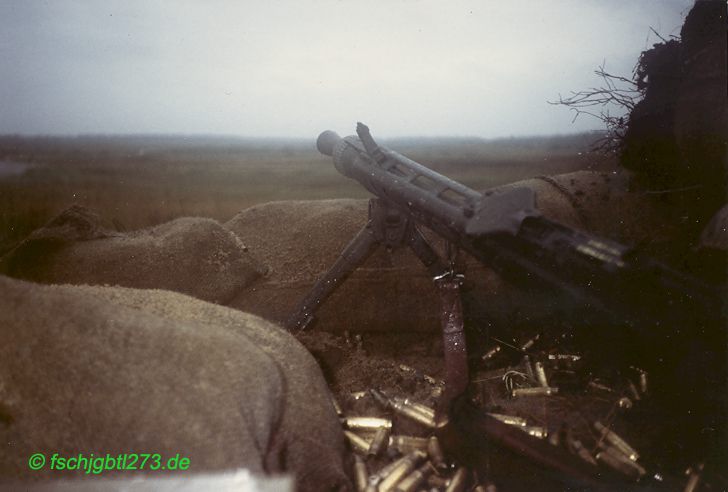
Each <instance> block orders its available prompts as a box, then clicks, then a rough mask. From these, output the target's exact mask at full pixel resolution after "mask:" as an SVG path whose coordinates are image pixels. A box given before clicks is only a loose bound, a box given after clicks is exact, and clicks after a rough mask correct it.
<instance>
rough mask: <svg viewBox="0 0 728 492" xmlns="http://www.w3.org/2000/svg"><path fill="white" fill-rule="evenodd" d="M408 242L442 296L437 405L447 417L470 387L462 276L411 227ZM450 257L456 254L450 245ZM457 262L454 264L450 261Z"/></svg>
mask: <svg viewBox="0 0 728 492" xmlns="http://www.w3.org/2000/svg"><path fill="white" fill-rule="evenodd" d="M407 243H408V244H409V246H410V248H411V249H412V251H414V253H415V254H416V255H417V257H418V258H419V259H420V261H422V263H423V264H424V265H425V266H426V267H427V268H428V270H429V271H430V274H431V275H432V276H433V280H434V281H435V286H436V287H437V291H438V294H439V296H440V324H441V326H442V339H443V343H444V352H445V354H444V355H445V392H444V393H443V395H442V397H441V398H440V401H439V403H438V408H437V415H438V419H439V417H440V416H441V415H442V416H444V415H447V412H448V411H449V409H450V403H451V402H452V401H453V400H454V399H455V398H456V397H458V396H460V395H461V394H462V393H464V392H465V390H466V389H467V387H468V383H469V376H468V352H467V347H466V345H465V329H464V328H463V305H462V301H461V299H460V285H461V284H462V279H463V276H462V275H458V274H455V272H454V271H453V266H452V265H450V266H448V265H446V264H445V263H444V262H443V261H442V259H441V258H440V257H439V256H438V254H437V253H435V251H434V250H433V249H432V246H430V244H429V243H428V242H427V239H425V237H424V236H423V235H422V233H421V232H420V231H419V229H417V227H416V226H414V225H412V227H411V230H410V231H409V233H408V237H407ZM448 254H449V255H450V256H451V260H452V259H453V258H452V256H453V254H454V253H453V252H452V251H451V250H450V246H449V245H448ZM451 263H454V262H451Z"/></svg>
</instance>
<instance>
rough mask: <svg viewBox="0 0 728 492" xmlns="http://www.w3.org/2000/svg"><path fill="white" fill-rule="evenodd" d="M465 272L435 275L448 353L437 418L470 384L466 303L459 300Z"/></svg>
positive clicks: (444, 340) (444, 349)
mask: <svg viewBox="0 0 728 492" xmlns="http://www.w3.org/2000/svg"><path fill="white" fill-rule="evenodd" d="M461 283H462V275H456V274H455V273H454V272H447V273H445V274H444V275H441V276H439V277H435V285H436V286H437V290H438V293H439V294H440V305H441V311H440V323H441V325H442V340H443V351H444V353H445V354H444V355H445V392H444V393H443V395H442V397H441V398H440V401H439V402H438V405H437V415H438V419H439V417H440V416H441V415H443V416H444V415H447V413H448V412H449V411H450V404H451V403H452V401H453V400H455V398H457V397H458V396H460V395H461V394H463V393H464V392H465V391H466V390H467V388H468V383H469V375H468V350H467V347H466V344H465V329H464V327H463V305H462V301H461V299H460V285H461Z"/></svg>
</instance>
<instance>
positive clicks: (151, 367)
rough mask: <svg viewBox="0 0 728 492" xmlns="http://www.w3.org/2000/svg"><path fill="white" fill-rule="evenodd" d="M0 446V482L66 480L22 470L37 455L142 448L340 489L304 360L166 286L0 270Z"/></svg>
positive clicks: (336, 443) (326, 405)
mask: <svg viewBox="0 0 728 492" xmlns="http://www.w3.org/2000/svg"><path fill="white" fill-rule="evenodd" d="M0 442H2V445H1V446H0V481H7V480H10V479H18V478H20V479H49V478H61V476H60V475H63V476H65V477H66V478H70V477H69V475H67V474H62V473H60V472H57V471H56V472H52V471H49V470H48V469H47V467H45V468H43V469H42V470H39V471H31V470H30V469H29V467H28V458H29V457H30V455H31V454H33V453H38V452H40V453H45V454H46V456H50V455H51V454H52V453H60V455H61V456H75V455H78V453H84V454H85V455H86V456H88V455H89V454H90V453H94V454H95V455H96V456H99V455H103V454H105V453H109V454H112V455H116V454H119V453H130V452H136V453H145V452H146V453H160V454H161V455H162V456H164V457H169V456H174V455H175V454H176V453H179V454H180V455H182V456H185V457H187V458H189V460H190V472H195V473H199V472H205V471H219V470H229V469H238V468H246V469H248V470H250V471H251V472H252V473H264V474H275V473H291V474H293V475H294V476H295V478H296V482H297V487H298V490H309V491H314V490H346V489H347V487H348V486H349V483H348V479H347V477H346V475H345V473H344V465H343V459H342V456H343V453H344V445H343V436H342V434H341V430H340V427H339V424H338V421H337V418H336V414H335V412H334V410H333V407H332V405H331V400H330V397H329V393H328V389H327V387H326V385H325V383H324V381H323V378H322V376H321V372H320V370H319V368H318V366H317V365H316V363H315V361H314V359H313V358H312V357H311V356H310V354H309V353H308V352H307V351H306V350H305V349H304V348H303V347H302V346H301V345H300V344H299V343H298V342H297V341H296V340H295V339H294V338H293V337H291V336H290V335H288V334H287V333H285V332H283V331H282V330H280V329H279V328H277V327H276V326H274V325H272V324H270V323H268V322H266V321H264V320H262V319H260V318H258V317H256V316H252V315H250V314H246V313H241V312H237V311H234V310H231V309H228V308H225V307H222V306H218V305H214V304H210V303H205V302H202V301H199V300H196V299H193V298H191V297H188V296H184V295H180V294H177V293H172V292H167V291H145V290H135V289H126V288H118V287H115V288H112V287H79V286H40V285H36V284H31V283H27V282H23V281H18V280H14V279H10V278H7V277H1V276H0ZM64 473H65V472H64ZM78 473H79V474H83V471H81V472H78ZM116 473H117V474H119V473H124V475H123V476H128V474H129V473H130V472H116ZM109 474H110V475H107V473H106V472H105V473H104V476H105V477H108V476H112V477H113V476H114V472H109Z"/></svg>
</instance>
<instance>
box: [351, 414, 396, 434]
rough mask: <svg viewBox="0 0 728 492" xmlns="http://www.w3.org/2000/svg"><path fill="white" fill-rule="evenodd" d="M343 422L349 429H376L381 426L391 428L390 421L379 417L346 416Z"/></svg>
mask: <svg viewBox="0 0 728 492" xmlns="http://www.w3.org/2000/svg"><path fill="white" fill-rule="evenodd" d="M343 423H344V426H345V427H346V428H347V429H351V430H362V431H376V430H378V429H381V428H383V427H384V428H387V429H391V428H392V421H391V420H390V419H383V418H381V417H346V418H344V422H343Z"/></svg>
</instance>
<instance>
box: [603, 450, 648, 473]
mask: <svg viewBox="0 0 728 492" xmlns="http://www.w3.org/2000/svg"><path fill="white" fill-rule="evenodd" d="M601 448H602V451H604V452H605V453H609V454H611V455H612V456H613V457H614V458H616V459H618V460H620V461H623V462H625V463H626V464H627V465H629V466H631V467H632V468H634V469H635V470H636V471H637V474H638V475H639V476H640V477H642V476H644V475H645V474H646V473H647V470H645V469H644V467H643V466H642V465H640V464H639V463H637V462H636V461H633V460H632V459H630V457H629V456H627V455H626V454H624V453H623V452H622V451H621V450H620V449H618V448H616V447H614V446H604V445H603V444H602V446H601Z"/></svg>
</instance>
